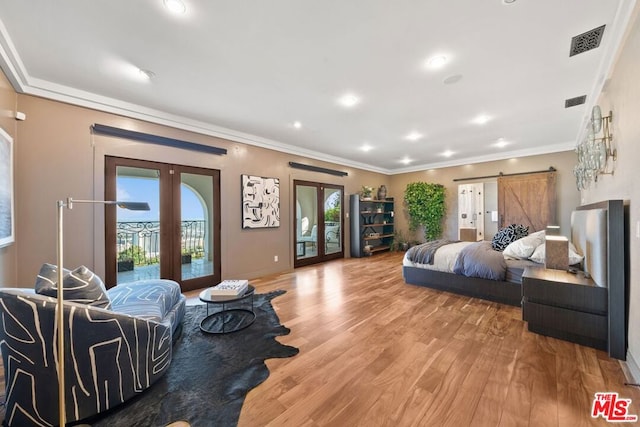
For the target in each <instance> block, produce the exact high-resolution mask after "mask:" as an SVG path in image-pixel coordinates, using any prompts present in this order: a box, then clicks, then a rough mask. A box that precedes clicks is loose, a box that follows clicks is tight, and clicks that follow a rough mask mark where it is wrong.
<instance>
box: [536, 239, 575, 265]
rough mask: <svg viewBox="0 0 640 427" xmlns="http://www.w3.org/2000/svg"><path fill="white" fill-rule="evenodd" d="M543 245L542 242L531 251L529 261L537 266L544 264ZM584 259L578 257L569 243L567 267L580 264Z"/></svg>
mask: <svg viewBox="0 0 640 427" xmlns="http://www.w3.org/2000/svg"><path fill="white" fill-rule="evenodd" d="M544 258H545V245H544V242H543V243H542V244H541V245H540V246H538V247H537V248H536V250H535V251H533V254H531V256H530V257H529V259H530V260H531V261H533V262H537V263H538V264H544ZM583 259H584V257H583V256H582V255H580V254H579V253H578V251H577V249H576V247H575V246H573V243H571V242H569V265H576V264H580V263H581V262H582V260H583Z"/></svg>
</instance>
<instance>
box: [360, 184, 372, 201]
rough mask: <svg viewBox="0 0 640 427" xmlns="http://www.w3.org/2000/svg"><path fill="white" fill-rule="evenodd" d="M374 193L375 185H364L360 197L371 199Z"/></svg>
mask: <svg viewBox="0 0 640 427" xmlns="http://www.w3.org/2000/svg"><path fill="white" fill-rule="evenodd" d="M372 193H373V187H369V186H367V185H363V186H362V189H361V190H360V197H361V198H362V200H371V194H372Z"/></svg>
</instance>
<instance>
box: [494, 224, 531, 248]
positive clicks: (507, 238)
mask: <svg viewBox="0 0 640 427" xmlns="http://www.w3.org/2000/svg"><path fill="white" fill-rule="evenodd" d="M527 234H529V227H528V226H524V225H522V224H511V225H509V226H507V227H505V228H503V229H501V230H500V231H498V232H497V233H496V235H495V236H493V240H492V241H491V247H492V248H493V249H495V250H496V251H500V252H502V251H503V250H504V249H505V248H506V247H507V246H509V243H511V242H515V241H516V240H518V239H521V238H523V237H526V236H527Z"/></svg>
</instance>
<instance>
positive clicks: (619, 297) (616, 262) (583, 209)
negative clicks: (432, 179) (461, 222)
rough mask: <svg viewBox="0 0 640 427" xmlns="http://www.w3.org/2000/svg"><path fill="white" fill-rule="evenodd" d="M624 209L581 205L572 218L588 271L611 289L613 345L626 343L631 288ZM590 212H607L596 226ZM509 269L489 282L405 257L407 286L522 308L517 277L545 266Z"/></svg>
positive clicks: (619, 204) (612, 203)
mask: <svg viewBox="0 0 640 427" xmlns="http://www.w3.org/2000/svg"><path fill="white" fill-rule="evenodd" d="M625 210H626V209H625V206H624V202H623V201H622V200H608V201H604V202H600V203H595V204H590V205H585V206H580V207H578V208H577V209H576V210H575V211H574V212H573V214H572V226H571V228H572V229H571V241H572V242H573V243H574V245H575V246H576V249H577V251H578V252H579V253H580V254H583V255H585V259H584V267H585V269H586V270H587V271H588V272H589V273H590V274H591V275H592V276H593V278H594V280H595V281H596V282H597V283H598V285H599V286H603V287H607V288H608V307H609V310H608V312H609V313H610V315H609V330H610V332H609V335H610V341H612V342H613V341H618V342H619V341H620V338H618V339H615V337H621V336H624V337H625V342H626V325H627V322H626V318H627V317H626V316H627V314H626V311H627V308H626V307H627V306H626V292H627V289H628V285H627V284H626V283H625V280H626V277H628V274H625V268H628V261H625V260H626V257H628V251H626V250H625V247H628V242H627V243H625V236H626V235H628V233H625V231H624V228H625V224H626V222H625V221H626V220H625ZM589 211H604V212H606V215H605V221H604V222H603V223H601V224H600V225H596V224H593V223H592V221H590V220H585V219H584V218H585V213H587V212H589ZM588 216H589V215H587V217H588ZM594 242H598V243H594ZM465 243H467V242H460V243H457V245H463V244H465ZM444 248H446V246H445V247H444ZM594 248H599V249H598V251H597V253H596V252H594ZM442 249H443V248H440V249H438V251H437V252H436V255H434V256H438V252H439V251H441V250H442ZM449 256H451V255H449ZM507 265H508V271H509V272H510V274H505V279H504V280H489V279H484V278H478V277H467V276H463V275H458V274H454V273H452V272H448V271H441V270H438V269H437V268H436V269H433V268H424V265H422V266H421V265H416V264H415V263H411V262H407V254H405V259H404V260H403V269H402V271H403V276H404V279H405V282H406V283H408V284H412V285H419V286H425V287H428V288H432V289H437V290H442V291H447V292H453V293H456V294H461V295H466V296H471V297H476V298H481V299H485V300H489V301H495V302H499V303H504V304H509V305H513V306H520V305H521V300H522V281H521V278H519V275H520V276H521V275H522V271H523V270H524V268H525V267H526V266H527V265H537V266H541V265H540V264H535V263H530V262H526V261H520V262H515V263H512V262H509V261H507Z"/></svg>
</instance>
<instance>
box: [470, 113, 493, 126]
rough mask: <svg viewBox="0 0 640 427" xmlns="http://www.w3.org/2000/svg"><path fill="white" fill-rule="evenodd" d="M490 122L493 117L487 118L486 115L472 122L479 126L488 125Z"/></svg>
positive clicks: (481, 115)
mask: <svg viewBox="0 0 640 427" xmlns="http://www.w3.org/2000/svg"><path fill="white" fill-rule="evenodd" d="M489 120H491V116H487V115H486V114H480V115H479V116H477V117H476V118H475V119H473V120H472V121H471V122H472V123H475V124H477V125H484V124H486V123H487V122H488V121H489Z"/></svg>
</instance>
